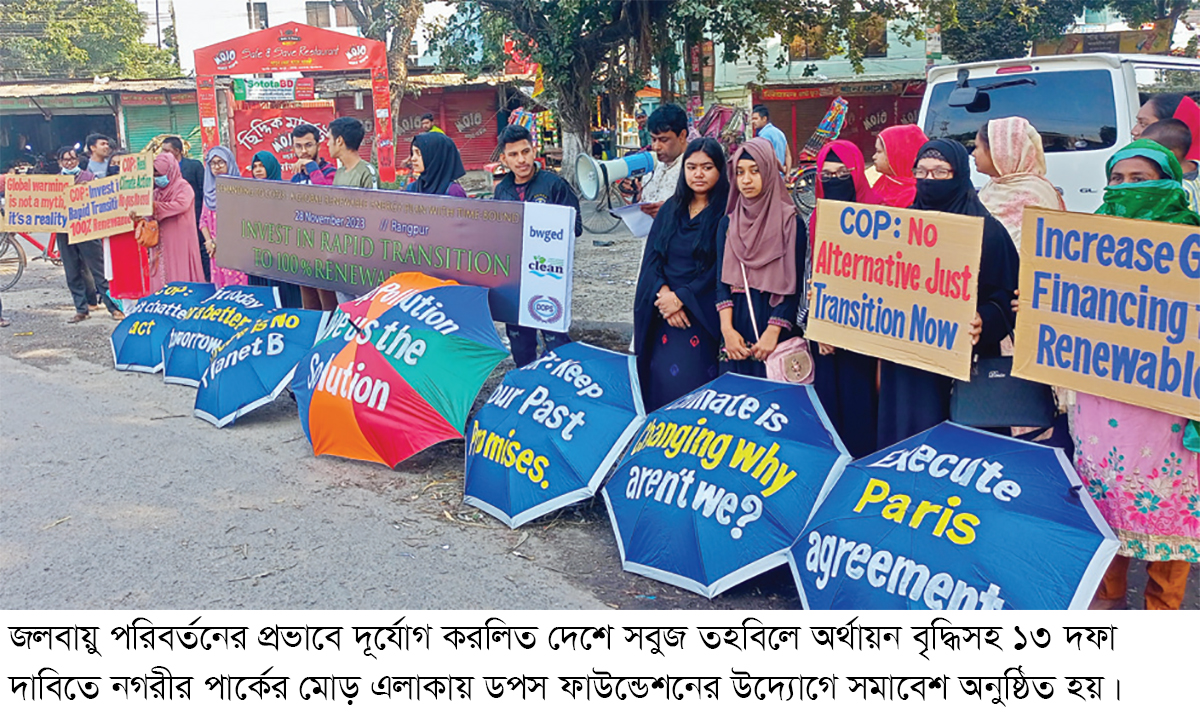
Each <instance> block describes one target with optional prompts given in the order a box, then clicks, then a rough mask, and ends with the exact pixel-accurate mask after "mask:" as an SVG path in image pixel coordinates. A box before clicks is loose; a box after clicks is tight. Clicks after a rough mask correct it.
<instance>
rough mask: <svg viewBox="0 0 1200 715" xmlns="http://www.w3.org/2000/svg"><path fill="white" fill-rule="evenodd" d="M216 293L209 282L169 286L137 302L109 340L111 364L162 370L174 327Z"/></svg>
mask: <svg viewBox="0 0 1200 715" xmlns="http://www.w3.org/2000/svg"><path fill="white" fill-rule="evenodd" d="M215 291H216V288H214V287H213V284H212V283H182V282H178V283H168V284H167V285H165V286H163V287H162V288H159V289H158V291H157V292H155V293H153V294H151V295H148V296H146V297H145V298H143V299H141V300H139V301H138V302H137V305H135V306H134V307H133V308H132V309H131V310H130V311H129V313H128V314H127V315H126V316H125V319H124V320H122V321H121V322H120V323H118V324H117V327H116V329H114V330H113V332H112V337H111V338H110V339H109V342H110V343H111V345H112V351H113V364H114V365H115V366H116V368H117V369H118V370H129V371H132V372H158V371H159V370H161V369H163V346H164V345H166V343H167V339H168V338H169V337H170V336H171V331H172V330H173V329H174V328H175V324H176V323H177V322H178V321H179V320H180V319H181V318H183V316H184V315H186V314H187V311H188V309H189V308H191V307H193V306H196V305H199V304H200V302H201V301H203V300H204V299H206V298H208V297H209V296H211V295H212V294H213V292H215Z"/></svg>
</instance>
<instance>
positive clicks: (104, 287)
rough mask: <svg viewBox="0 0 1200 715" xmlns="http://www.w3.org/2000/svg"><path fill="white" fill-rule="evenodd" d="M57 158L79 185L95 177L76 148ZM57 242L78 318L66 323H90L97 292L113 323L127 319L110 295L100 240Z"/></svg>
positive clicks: (67, 148)
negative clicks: (82, 163)
mask: <svg viewBox="0 0 1200 715" xmlns="http://www.w3.org/2000/svg"><path fill="white" fill-rule="evenodd" d="M56 155H57V158H58V166H59V171H61V172H62V173H63V174H66V175H68V176H74V177H75V183H76V184H84V183H87V182H89V181H91V180H92V179H94V178H96V177H95V176H94V175H93V174H92V173H91V172H90V171H87V170H85V169H82V168H80V166H79V155H78V154H77V153H76V152H75V148H74V147H70V146H64V147H62V148H61V149H59V150H58V151H57V152H56ZM54 240H55V241H56V242H57V243H58V253H59V255H60V256H62V264H63V272H64V273H66V275H67V289H68V290H70V291H71V300H72V301H73V302H74V303H75V315H74V316H73V317H71V319H70V320H68V321H67V322H68V323H71V324H74V323H79V322H81V321H84V320H87V319H88V313H89V312H90V311H92V310H95V309H96V308H97V307H98V304H97V303H96V302H95V301H96V295H97V293H99V295H100V300H102V301H104V307H105V308H107V309H108V313H109V315H111V316H112V318H113V320H124V318H125V314H124V313H122V312H121V309H120V308H119V307H117V304H116V302H115V301H114V300H113V299H112V298H111V297H109V295H108V280H107V279H106V278H105V277H104V248H103V245H102V244H101V243H100V241H84V242H83V243H71V242H70V240H69V238H68V236H67V234H65V233H56V234H54Z"/></svg>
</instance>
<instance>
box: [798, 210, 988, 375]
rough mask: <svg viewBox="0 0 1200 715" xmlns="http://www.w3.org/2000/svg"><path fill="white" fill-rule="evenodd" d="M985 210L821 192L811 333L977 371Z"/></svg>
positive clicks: (932, 366)
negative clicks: (909, 205) (974, 355)
mask: <svg viewBox="0 0 1200 715" xmlns="http://www.w3.org/2000/svg"><path fill="white" fill-rule="evenodd" d="M982 247H983V219H981V218H978V217H974V216H959V215H956V214H947V213H940V212H936V211H913V210H909V209H895V208H885V207H880V206H864V205H861V204H851V203H846V202H842V201H828V200H825V199H821V200H820V201H818V202H817V226H816V232H815V240H814V242H813V247H812V249H811V250H812V253H813V255H812V259H811V263H812V284H811V298H810V305H809V312H808V328H807V332H806V334H807V336H808V337H809V338H810V339H812V340H815V341H817V342H820V343H827V344H829V345H833V346H835V347H838V348H844V349H847V350H853V351H854V352H858V353H863V354H865V355H873V356H875V357H878V358H882V359H884V360H890V361H892V362H895V363H899V364H902V365H908V366H910V367H915V368H919V369H921V370H927V371H929V372H936V373H939V374H941V375H947V376H949V377H953V378H958V379H960V380H968V379H970V376H971V338H970V336H969V335H967V331H968V330H969V328H970V322H971V321H972V320H973V319H974V318H975V301H976V296H975V286H976V283H977V282H978V278H979V275H978V274H979V256H980V252H981V250H982Z"/></svg>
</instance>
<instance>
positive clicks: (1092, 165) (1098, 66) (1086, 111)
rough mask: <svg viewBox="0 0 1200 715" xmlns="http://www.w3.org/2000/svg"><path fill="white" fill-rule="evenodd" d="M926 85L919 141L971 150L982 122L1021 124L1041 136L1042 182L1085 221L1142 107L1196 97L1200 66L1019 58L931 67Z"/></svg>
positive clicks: (1154, 59)
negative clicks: (1157, 98) (1015, 119)
mask: <svg viewBox="0 0 1200 715" xmlns="http://www.w3.org/2000/svg"><path fill="white" fill-rule="evenodd" d="M927 79H928V84H927V85H926V87H925V98H924V100H923V101H922V102H921V117H920V120H919V123H920V125H921V127H922V128H924V130H925V134H926V136H928V137H929V138H930V139H938V138H949V139H956V140H958V141H959V142H962V143H963V144H964V145H966V146H967V148H968V150H970V149H972V148H973V147H974V144H975V134H976V132H978V131H979V127H981V126H982V125H983V123H984V122H985V121H987V120H988V119H992V118H1000V117H1012V116H1020V117H1025V118H1026V119H1028V120H1029V122H1030V123H1031V124H1033V126H1034V128H1035V129H1037V130H1038V132H1039V133H1040V134H1041V135H1042V144H1043V147H1044V148H1045V150H1046V170H1047V178H1049V179H1050V181H1051V182H1052V183H1053V184H1054V185H1055V186H1056V187H1058V189H1059V191H1060V192H1061V193H1062V195H1063V199H1064V200H1065V201H1066V204H1067V209H1068V210H1070V211H1079V212H1083V213H1091V212H1093V211H1095V210H1096V208H1097V207H1099V206H1100V201H1101V199H1102V198H1103V194H1104V186H1105V184H1106V183H1107V182H1106V181H1105V175H1104V165H1105V163H1106V162H1107V161H1108V158H1109V157H1110V156H1112V155H1113V153H1114V152H1115V151H1116V150H1117V149H1119V148H1121V147H1122V146H1124V145H1125V144H1128V143H1129V141H1130V134H1129V131H1130V129H1131V128H1132V126H1133V123H1134V117H1135V115H1136V114H1137V111H1138V108H1139V107H1140V106H1141V104H1142V101H1143V100H1144V99H1145V98H1146V97H1147V96H1149V95H1150V94H1157V93H1161V92H1167V91H1173V92H1187V93H1188V94H1193V95H1194V93H1195V92H1197V91H1200V61H1198V60H1194V59H1185V58H1180V57H1166V56H1157V55H1113V54H1081V55H1060V56H1054V57H1023V58H1019V59H1013V60H998V61H993V62H974V63H971V64H962V65H945V66H939V67H933V68H931V69H930V70H929V73H928V78H927ZM1139 85H1140V86H1139ZM952 95H953V96H952ZM971 178H972V180H973V181H974V183H975V185H976V186H977V187H982V186H983V185H984V184H985V183H987V178H988V177H986V176H984V175H982V174H979V173H978V172H975V171H974V168H973V167H972V174H971Z"/></svg>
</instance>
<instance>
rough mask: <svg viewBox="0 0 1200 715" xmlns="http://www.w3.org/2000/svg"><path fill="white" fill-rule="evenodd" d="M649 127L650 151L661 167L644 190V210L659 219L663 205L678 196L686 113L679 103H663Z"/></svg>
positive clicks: (651, 119)
mask: <svg viewBox="0 0 1200 715" xmlns="http://www.w3.org/2000/svg"><path fill="white" fill-rule="evenodd" d="M646 127H647V128H648V129H649V130H650V148H651V150H652V151H653V152H654V155H655V157H656V158H657V159H658V166H656V167H654V173H653V174H651V175H650V178H649V179H647V180H646V183H645V185H644V186H643V187H642V201H643V202H644V203H643V204H642V211H643V212H644V213H647V214H649V215H650V216H657V215H658V209H659V208H661V207H662V205H663V202H665V201H666V200H667V199H669V198H671V197H672V196H674V195H675V187H676V185H677V184H678V183H679V167H680V166H681V165H682V164H683V161H682V159H683V151H684V150H685V149H687V140H688V119H687V112H685V111H683V107H680V106H679V105H678V104H664V105H662V106H661V107H659V108H658V109H655V110H654V112H653V113H652V114H651V115H650V119H649V120H648V121H647V122H646Z"/></svg>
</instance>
